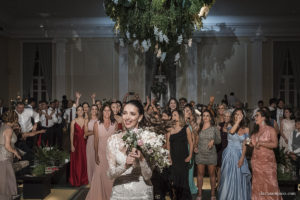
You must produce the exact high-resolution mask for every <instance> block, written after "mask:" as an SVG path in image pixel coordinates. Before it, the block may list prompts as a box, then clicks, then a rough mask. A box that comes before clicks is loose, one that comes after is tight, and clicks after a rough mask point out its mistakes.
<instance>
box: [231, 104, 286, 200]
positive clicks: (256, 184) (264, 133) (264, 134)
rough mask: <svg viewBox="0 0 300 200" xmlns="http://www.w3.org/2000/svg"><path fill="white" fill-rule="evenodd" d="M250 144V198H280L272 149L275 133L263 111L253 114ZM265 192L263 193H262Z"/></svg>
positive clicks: (255, 199)
mask: <svg viewBox="0 0 300 200" xmlns="http://www.w3.org/2000/svg"><path fill="white" fill-rule="evenodd" d="M250 146H252V147H254V149H253V153H252V158H251V166H252V174H253V175H252V200H260V199H274V200H275V199H276V200H280V199H282V197H281V195H280V191H279V187H278V182H277V163H276V158H275V155H274V151H273V149H274V148H276V147H277V146H278V139H277V133H276V131H275V129H274V128H273V127H271V126H270V122H269V121H268V118H267V116H266V113H265V111H263V110H258V111H257V112H256V114H255V125H254V129H253V133H252V135H251V143H250ZM231 186H232V184H231V185H230V188H231V189H232V187H231ZM264 194H265V195H264Z"/></svg>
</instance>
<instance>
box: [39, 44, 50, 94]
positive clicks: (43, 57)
mask: <svg viewBox="0 0 300 200" xmlns="http://www.w3.org/2000/svg"><path fill="white" fill-rule="evenodd" d="M38 51H39V63H40V67H41V69H42V72H43V76H44V79H45V83H46V87H47V92H48V96H49V99H51V98H52V44H51V43H42V44H38Z"/></svg>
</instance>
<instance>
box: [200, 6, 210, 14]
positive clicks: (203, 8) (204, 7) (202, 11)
mask: <svg viewBox="0 0 300 200" xmlns="http://www.w3.org/2000/svg"><path fill="white" fill-rule="evenodd" d="M208 12H209V7H208V6H207V5H204V6H202V8H201V10H200V12H199V14H198V16H199V17H206V16H207V15H208Z"/></svg>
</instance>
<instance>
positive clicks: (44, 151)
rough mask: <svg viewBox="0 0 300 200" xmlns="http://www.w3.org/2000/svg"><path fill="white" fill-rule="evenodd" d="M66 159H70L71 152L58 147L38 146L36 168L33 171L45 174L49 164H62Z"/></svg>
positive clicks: (36, 173) (35, 173)
mask: <svg viewBox="0 0 300 200" xmlns="http://www.w3.org/2000/svg"><path fill="white" fill-rule="evenodd" d="M65 159H69V154H68V153H67V152H65V151H61V150H59V149H58V148H56V147H44V148H41V147H39V148H36V153H35V164H36V165H35V168H34V170H33V171H32V173H33V174H34V175H37V176H39V175H43V174H44V173H45V168H46V167H48V166H61V165H63V164H64V163H65Z"/></svg>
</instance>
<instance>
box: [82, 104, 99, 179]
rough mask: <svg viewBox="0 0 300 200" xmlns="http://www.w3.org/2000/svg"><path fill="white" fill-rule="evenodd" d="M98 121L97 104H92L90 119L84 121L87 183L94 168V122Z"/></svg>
mask: <svg viewBox="0 0 300 200" xmlns="http://www.w3.org/2000/svg"><path fill="white" fill-rule="evenodd" d="M97 121H98V106H97V105H92V107H91V117H90V120H89V121H88V120H86V121H85V127H84V128H85V130H84V132H85V134H84V136H85V137H86V138H87V144H86V160H87V173H88V179H89V183H91V182H92V177H93V173H94V169H95V166H96V162H95V149H94V132H93V128H94V124H95V122H97Z"/></svg>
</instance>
